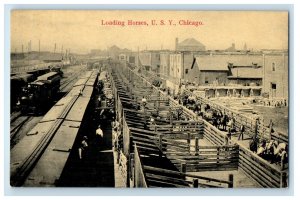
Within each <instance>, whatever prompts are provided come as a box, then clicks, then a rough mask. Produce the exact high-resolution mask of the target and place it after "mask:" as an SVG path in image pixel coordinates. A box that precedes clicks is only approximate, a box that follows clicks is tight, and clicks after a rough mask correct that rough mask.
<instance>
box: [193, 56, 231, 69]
mask: <svg viewBox="0 0 300 200" xmlns="http://www.w3.org/2000/svg"><path fill="white" fill-rule="evenodd" d="M195 63H196V64H197V66H198V68H199V70H200V71H228V70H229V69H228V62H227V60H226V59H218V58H217V57H215V56H198V57H196V62H195Z"/></svg>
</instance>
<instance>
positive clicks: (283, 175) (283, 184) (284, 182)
mask: <svg viewBox="0 0 300 200" xmlns="http://www.w3.org/2000/svg"><path fill="white" fill-rule="evenodd" d="M286 187H287V174H286V172H281V176H280V188H286Z"/></svg>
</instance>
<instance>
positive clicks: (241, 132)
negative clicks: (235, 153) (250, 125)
mask: <svg viewBox="0 0 300 200" xmlns="http://www.w3.org/2000/svg"><path fill="white" fill-rule="evenodd" d="M244 132H245V127H244V125H243V124H241V126H240V134H239V137H238V140H240V137H241V136H242V140H244Z"/></svg>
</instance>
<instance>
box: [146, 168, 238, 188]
mask: <svg viewBox="0 0 300 200" xmlns="http://www.w3.org/2000/svg"><path fill="white" fill-rule="evenodd" d="M144 170H146V171H147V172H149V173H153V174H155V175H154V176H156V178H158V179H161V180H164V181H169V182H174V184H175V183H176V182H177V184H179V183H180V184H181V186H182V185H187V186H189V187H194V188H198V187H205V188H206V187H208V188H210V187H213V188H232V187H233V175H232V174H230V175H229V178H228V180H221V179H215V178H209V177H204V176H198V175H192V174H187V173H184V172H177V171H173V170H167V169H162V168H156V167H150V166H144ZM156 173H159V175H157V174H156ZM170 177H184V178H185V180H182V179H179V178H170ZM179 186H180V185H179Z"/></svg>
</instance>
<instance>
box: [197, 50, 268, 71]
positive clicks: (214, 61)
mask: <svg viewBox="0 0 300 200" xmlns="http://www.w3.org/2000/svg"><path fill="white" fill-rule="evenodd" d="M262 62H263V57H262V55H247V54H245V55H237V54H235V55H199V56H197V57H196V63H197V65H198V67H199V70H226V71H227V70H228V65H229V64H230V63H232V68H235V67H252V66H254V64H257V66H258V67H261V66H262ZM245 71H247V70H245ZM245 73H246V72H245Z"/></svg>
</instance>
